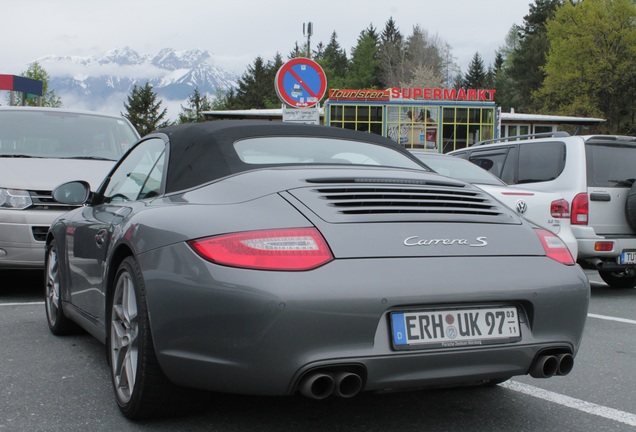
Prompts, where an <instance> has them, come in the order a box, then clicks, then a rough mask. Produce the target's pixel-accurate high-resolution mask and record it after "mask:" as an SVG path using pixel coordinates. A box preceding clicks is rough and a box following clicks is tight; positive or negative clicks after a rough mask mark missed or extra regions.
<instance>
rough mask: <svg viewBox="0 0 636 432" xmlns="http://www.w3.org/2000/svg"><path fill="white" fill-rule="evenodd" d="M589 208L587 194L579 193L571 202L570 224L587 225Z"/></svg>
mask: <svg viewBox="0 0 636 432" xmlns="http://www.w3.org/2000/svg"><path fill="white" fill-rule="evenodd" d="M589 213H590V208H589V205H588V200H587V194H586V193H580V194H578V195H577V196H575V197H574V199H573V200H572V216H570V223H571V224H572V225H587V221H588V216H589Z"/></svg>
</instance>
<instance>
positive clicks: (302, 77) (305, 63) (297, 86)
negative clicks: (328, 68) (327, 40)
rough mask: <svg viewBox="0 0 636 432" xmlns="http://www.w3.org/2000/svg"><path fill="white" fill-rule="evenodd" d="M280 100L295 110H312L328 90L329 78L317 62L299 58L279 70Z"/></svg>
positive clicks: (278, 91) (277, 76)
mask: <svg viewBox="0 0 636 432" xmlns="http://www.w3.org/2000/svg"><path fill="white" fill-rule="evenodd" d="M275 85H276V93H277V94H278V97H279V98H280V100H282V101H283V102H284V103H286V104H287V105H289V106H292V107H294V108H311V107H313V106H314V105H316V104H317V103H318V102H320V99H322V98H323V96H324V95H325V92H326V90H327V76H326V75H325V71H323V70H322V68H321V67H320V65H319V64H318V63H316V62H315V61H313V60H311V59H308V58H304V57H297V58H294V59H291V60H290V61H288V62H287V63H285V64H284V65H282V66H281V67H280V69H278V72H277V73H276V79H275Z"/></svg>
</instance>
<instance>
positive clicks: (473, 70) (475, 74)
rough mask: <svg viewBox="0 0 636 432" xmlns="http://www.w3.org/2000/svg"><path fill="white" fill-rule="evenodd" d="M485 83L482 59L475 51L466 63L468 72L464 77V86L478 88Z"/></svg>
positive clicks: (482, 86)
mask: <svg viewBox="0 0 636 432" xmlns="http://www.w3.org/2000/svg"><path fill="white" fill-rule="evenodd" d="M485 83H486V72H485V71H484V61H483V60H482V58H481V55H480V54H479V53H478V52H477V53H475V54H474V55H473V58H472V59H471V61H470V64H469V65H468V72H466V76H465V77H464V86H465V87H467V88H473V89H479V88H484V84H485Z"/></svg>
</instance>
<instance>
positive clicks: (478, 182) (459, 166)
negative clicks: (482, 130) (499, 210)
mask: <svg viewBox="0 0 636 432" xmlns="http://www.w3.org/2000/svg"><path fill="white" fill-rule="evenodd" d="M411 153H413V155H414V156H416V157H417V158H418V159H419V160H420V161H422V162H423V163H424V164H425V165H426V166H428V167H429V168H431V169H432V170H433V171H435V172H436V173H438V174H441V175H444V176H447V177H452V178H456V179H458V180H462V181H465V182H467V183H472V184H474V185H475V186H477V187H479V188H480V189H483V190H484V191H486V192H487V193H489V194H490V195H492V196H493V197H495V198H497V199H498V200H499V201H501V202H502V203H504V204H505V205H507V206H508V207H510V208H511V209H513V210H514V211H516V212H517V213H518V214H520V215H521V216H523V217H524V218H526V219H527V220H529V221H530V222H532V223H534V224H536V225H538V226H540V227H542V228H546V229H549V230H550V231H552V232H553V233H555V234H557V235H558V236H559V237H560V238H561V240H563V242H564V243H565V244H566V245H567V247H568V249H569V250H570V253H571V254H572V257H573V258H574V259H576V257H577V254H578V246H577V241H576V238H575V237H574V234H573V233H572V229H571V225H570V206H569V204H568V202H567V201H566V200H565V198H564V197H563V196H562V195H561V194H558V193H553V192H544V191H535V190H529V189H521V188H516V187H512V186H509V185H507V184H506V183H504V182H503V181H501V180H500V179H499V178H497V177H495V176H494V175H493V174H491V173H489V172H488V171H486V170H485V169H483V168H480V167H478V166H477V165H475V164H473V163H471V162H468V161H467V160H466V159H462V158H458V157H454V156H449V155H445V154H441V153H437V152H431V151H417V150H413V151H411Z"/></svg>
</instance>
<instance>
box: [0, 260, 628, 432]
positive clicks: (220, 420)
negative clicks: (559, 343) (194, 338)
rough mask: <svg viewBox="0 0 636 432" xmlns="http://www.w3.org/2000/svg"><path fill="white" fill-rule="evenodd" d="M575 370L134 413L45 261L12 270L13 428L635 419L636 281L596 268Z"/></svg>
mask: <svg viewBox="0 0 636 432" xmlns="http://www.w3.org/2000/svg"><path fill="white" fill-rule="evenodd" d="M589 276H590V280H591V281H592V300H591V304H590V310H589V315H588V321H587V325H586V330H585V334H584V340H583V344H582V348H581V350H580V352H579V354H578V356H577V358H576V361H575V367H574V370H573V372H572V373H571V374H570V375H568V376H566V377H556V378H551V379H545V380H538V379H533V378H530V377H528V376H524V377H515V378H514V379H512V380H510V381H508V382H506V383H504V384H501V385H499V386H496V387H493V388H468V389H439V390H427V391H413V392H403V393H385V394H363V395H360V396H358V397H356V398H353V399H327V400H325V401H313V400H309V399H305V398H302V397H284V398H267V397H247V396H227V395H213V394H210V395H208V396H207V397H206V398H205V401H204V402H205V403H204V408H203V410H201V411H200V412H198V413H195V414H192V415H189V416H184V417H178V418H170V419H164V420H156V421H152V422H143V423H134V422H130V421H128V420H126V419H125V418H124V417H123V416H122V415H121V414H120V413H119V410H118V409H117V407H116V405H115V401H114V396H113V390H112V387H111V384H110V377H109V373H108V367H107V364H106V356H105V351H104V347H103V346H102V345H100V344H99V342H97V341H96V340H95V339H93V338H92V337H91V336H89V335H87V334H79V335H76V336H69V337H63V338H58V337H55V336H53V335H52V334H51V333H50V332H49V330H48V328H47V325H46V318H45V315H44V305H43V301H42V300H43V298H42V288H41V280H42V273H41V272H5V273H2V274H0V353H1V355H0V386H1V388H2V392H1V393H0V432H3V431H11V432H13V431H19V432H21V431H29V432H31V431H47V432H48V431H113V430H117V431H141V430H144V431H148V430H152V431H164V430H179V431H186V430H187V431H251V430H258V431H281V430H286V431H298V430H302V431H304V432H308V431H323V430H329V431H402V432H404V431H416V430H417V431H420V430H426V431H466V430H470V431H633V430H636V342H634V341H636V289H630V290H616V289H610V288H608V287H607V285H605V284H604V283H602V282H600V279H599V278H598V276H596V275H595V274H589Z"/></svg>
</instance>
